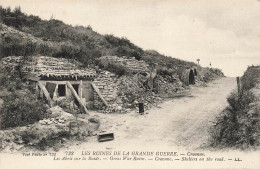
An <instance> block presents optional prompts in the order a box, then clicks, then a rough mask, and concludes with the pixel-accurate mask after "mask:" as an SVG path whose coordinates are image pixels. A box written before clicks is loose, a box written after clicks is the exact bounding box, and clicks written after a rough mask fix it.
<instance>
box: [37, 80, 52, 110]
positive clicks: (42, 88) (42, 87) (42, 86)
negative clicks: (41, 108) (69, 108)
mask: <svg viewBox="0 0 260 169" xmlns="http://www.w3.org/2000/svg"><path fill="white" fill-rule="evenodd" d="M38 86H39V87H40V89H41V91H42V92H43V94H44V96H45V98H46V99H47V101H48V104H49V105H50V107H52V106H53V104H54V102H53V100H52V99H51V97H50V94H49V92H48V91H47V89H46V88H45V86H44V85H43V84H42V83H41V82H40V81H38Z"/></svg>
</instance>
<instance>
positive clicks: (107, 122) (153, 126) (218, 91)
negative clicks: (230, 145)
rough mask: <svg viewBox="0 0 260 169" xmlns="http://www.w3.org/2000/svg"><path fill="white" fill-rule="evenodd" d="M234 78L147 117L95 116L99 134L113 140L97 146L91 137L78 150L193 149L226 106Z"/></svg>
mask: <svg viewBox="0 0 260 169" xmlns="http://www.w3.org/2000/svg"><path fill="white" fill-rule="evenodd" d="M235 87H236V81H235V78H229V77H224V78H220V79H217V80H215V81H212V82H210V83H209V84H208V85H207V87H193V86H192V87H191V92H190V96H187V97H182V98H179V99H174V100H170V101H167V102H164V103H162V104H161V105H160V107H161V108H152V109H151V110H149V111H147V113H148V114H145V115H138V114H137V113H135V112H131V113H129V114H123V115H120V114H112V115H111V114H99V113H98V114H97V115H98V116H100V118H101V130H104V131H107V132H110V131H111V132H114V133H115V140H114V141H110V142H103V143H98V142H97V138H96V137H91V138H90V140H89V141H88V142H87V143H83V144H81V145H80V147H95V146H97V147H100V146H101V147H109V148H114V147H120V146H125V145H126V144H127V145H128V147H129V146H132V147H136V146H138V147H140V146H141V147H142V146H149V147H151V146H156V147H157V146H162V147H184V148H187V149H196V148H198V147H200V146H201V145H203V144H204V143H206V142H207V138H208V136H209V134H208V129H209V127H210V126H211V125H212V122H213V120H214V118H215V117H216V116H217V115H218V114H219V113H220V112H221V110H223V109H224V108H225V107H226V106H227V102H226V97H227V96H228V95H229V94H230V92H231V91H232V90H233V89H235Z"/></svg>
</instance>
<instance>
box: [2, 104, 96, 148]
mask: <svg viewBox="0 0 260 169" xmlns="http://www.w3.org/2000/svg"><path fill="white" fill-rule="evenodd" d="M47 113H49V114H50V118H48V119H43V120H40V121H39V122H37V123H34V124H31V125H27V126H24V127H16V128H13V129H7V130H1V131H0V143H1V144H0V150H3V149H4V150H5V151H11V152H12V151H20V150H22V149H26V147H34V148H36V149H41V150H44V149H46V148H48V147H52V148H54V149H59V148H60V147H62V146H65V144H64V143H65V141H66V140H67V139H72V138H77V139H78V138H81V139H84V137H87V136H89V134H88V133H91V132H93V131H95V130H97V128H98V127H99V124H95V125H93V124H91V123H92V122H88V121H87V120H84V119H83V120H81V119H77V120H76V118H75V117H74V116H73V115H72V114H70V113H67V112H65V111H63V109H62V108H60V107H59V106H55V107H52V108H50V109H48V111H47Z"/></svg>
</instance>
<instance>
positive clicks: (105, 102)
mask: <svg viewBox="0 0 260 169" xmlns="http://www.w3.org/2000/svg"><path fill="white" fill-rule="evenodd" d="M91 85H92V87H93V89H94V90H95V91H96V92H97V94H98V96H99V97H100V99H101V100H102V101H103V103H104V104H105V105H106V106H107V107H108V104H107V101H106V100H105V99H104V98H103V96H102V95H101V93H100V91H99V89H98V87H97V86H96V85H95V84H94V83H91Z"/></svg>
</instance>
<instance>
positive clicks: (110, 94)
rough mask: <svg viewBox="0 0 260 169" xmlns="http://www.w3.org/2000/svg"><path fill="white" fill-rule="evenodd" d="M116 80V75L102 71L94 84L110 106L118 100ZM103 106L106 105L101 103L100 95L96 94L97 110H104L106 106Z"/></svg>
mask: <svg viewBox="0 0 260 169" xmlns="http://www.w3.org/2000/svg"><path fill="white" fill-rule="evenodd" d="M116 79H117V78H116V76H115V74H114V73H111V72H108V71H102V72H100V73H99V74H98V75H97V77H96V78H95V80H94V82H93V83H94V84H95V85H96V86H97V88H98V89H99V91H100V93H101V95H102V96H103V98H104V99H105V100H106V101H107V102H108V104H111V103H113V102H114V101H115V100H116V90H117V88H116ZM103 104H104V103H103V102H102V101H101V99H100V98H99V96H98V94H97V93H96V92H94V106H95V107H96V108H102V107H103V106H104V105H103Z"/></svg>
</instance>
